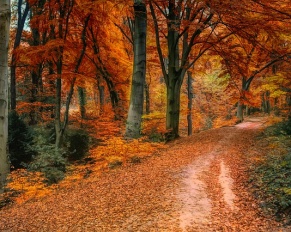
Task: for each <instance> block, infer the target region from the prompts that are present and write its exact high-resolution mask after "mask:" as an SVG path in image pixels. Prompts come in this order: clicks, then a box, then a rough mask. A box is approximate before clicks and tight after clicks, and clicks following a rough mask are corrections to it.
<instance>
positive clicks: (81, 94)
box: [78, 87, 86, 119]
mask: <svg viewBox="0 0 291 232" xmlns="http://www.w3.org/2000/svg"><path fill="white" fill-rule="evenodd" d="M78 95H79V105H80V114H81V118H82V119H85V118H86V108H85V106H86V90H85V89H84V88H82V87H78Z"/></svg>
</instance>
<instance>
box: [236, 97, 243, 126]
mask: <svg viewBox="0 0 291 232" xmlns="http://www.w3.org/2000/svg"><path fill="white" fill-rule="evenodd" d="M243 107H244V105H243V103H242V102H241V101H239V102H238V103H237V112H236V117H237V119H238V121H239V122H242V121H243V120H244V116H243Z"/></svg>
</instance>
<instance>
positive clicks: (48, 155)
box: [29, 144, 66, 184]
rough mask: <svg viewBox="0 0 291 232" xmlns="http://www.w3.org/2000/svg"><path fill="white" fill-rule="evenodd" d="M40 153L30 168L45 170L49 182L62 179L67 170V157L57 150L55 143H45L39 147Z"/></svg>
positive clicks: (52, 182)
mask: <svg viewBox="0 0 291 232" xmlns="http://www.w3.org/2000/svg"><path fill="white" fill-rule="evenodd" d="M38 153H39V154H38V155H37V156H36V157H35V159H34V160H33V162H31V163H30V165H29V169H30V170H32V171H41V172H43V173H44V175H45V177H46V179H47V183H48V184H54V183H57V182H59V181H60V180H62V179H63V178H64V176H65V172H66V159H65V157H64V156H63V155H62V154H61V152H56V151H55V147H54V145H50V144H49V145H45V144H43V145H42V146H41V147H39V148H38Z"/></svg>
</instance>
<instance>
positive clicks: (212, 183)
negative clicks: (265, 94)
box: [0, 118, 291, 232]
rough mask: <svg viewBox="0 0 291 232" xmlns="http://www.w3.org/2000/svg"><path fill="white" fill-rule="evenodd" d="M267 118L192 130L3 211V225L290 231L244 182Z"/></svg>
mask: <svg viewBox="0 0 291 232" xmlns="http://www.w3.org/2000/svg"><path fill="white" fill-rule="evenodd" d="M265 122H266V120H265V119H264V118H260V119H252V120H248V121H247V122H245V123H242V124H239V125H237V126H235V127H224V128H220V129H213V130H208V131H204V132H200V133H197V134H195V135H193V136H191V137H187V138H181V139H179V140H177V141H175V142H172V144H171V146H170V148H168V149H166V150H164V151H161V152H160V153H156V154H154V155H153V156H152V157H150V158H147V159H144V160H142V162H141V163H140V164H128V165H125V166H123V167H120V168H117V169H115V170H111V171H109V172H105V173H103V174H101V175H93V174H92V175H91V176H90V177H89V178H87V179H84V180H83V181H82V182H76V184H75V185H72V186H71V187H70V188H64V189H59V190H57V191H55V192H54V193H53V194H51V195H49V196H47V197H45V198H41V199H35V200H31V201H30V202H26V203H23V204H21V205H17V204H14V205H11V206H9V207H7V208H4V209H2V210H1V211H0V218H1V220H0V231H46V232H47V231H106V232H107V231H134V232H135V231H195V232H196V231H197V232H199V231H203V232H204V231H234V232H237V231H247V232H249V231H254V232H255V231H256V232H257V231H270V232H271V231H272V232H276V231H277V232H279V231H291V229H288V228H285V229H282V228H280V225H279V224H278V223H276V222H275V221H274V220H273V219H272V218H271V217H267V216H265V215H264V214H263V213H262V212H261V211H260V210H259V207H258V204H257V202H256V201H255V199H254V198H253V197H252V195H251V193H250V191H249V190H248V189H247V188H246V184H245V183H246V179H247V173H246V172H245V171H246V164H245V163H244V159H243V157H244V154H245V153H246V152H253V151H254V150H256V151H257V150H260V144H259V143H258V142H257V140H256V139H255V137H256V136H257V135H258V133H259V132H260V130H261V128H262V127H263V125H264V123H265Z"/></svg>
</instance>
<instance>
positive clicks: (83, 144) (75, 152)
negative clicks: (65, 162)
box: [65, 129, 89, 160]
mask: <svg viewBox="0 0 291 232" xmlns="http://www.w3.org/2000/svg"><path fill="white" fill-rule="evenodd" d="M65 147H66V149H67V156H68V159H69V160H79V159H81V158H83V157H84V155H85V154H86V153H87V152H88V150H89V134H88V133H87V132H86V131H84V130H82V129H68V131H67V133H66V136H65Z"/></svg>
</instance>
